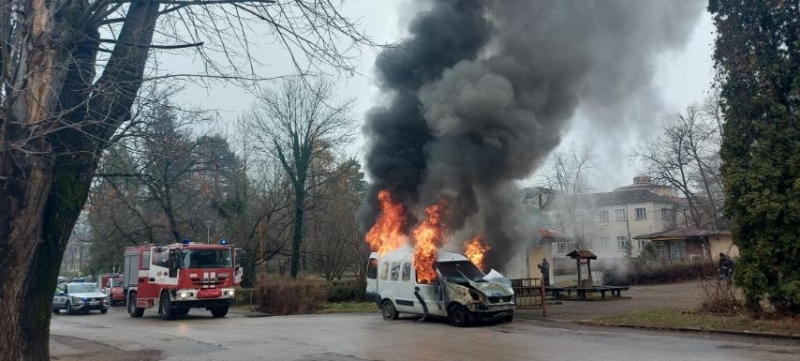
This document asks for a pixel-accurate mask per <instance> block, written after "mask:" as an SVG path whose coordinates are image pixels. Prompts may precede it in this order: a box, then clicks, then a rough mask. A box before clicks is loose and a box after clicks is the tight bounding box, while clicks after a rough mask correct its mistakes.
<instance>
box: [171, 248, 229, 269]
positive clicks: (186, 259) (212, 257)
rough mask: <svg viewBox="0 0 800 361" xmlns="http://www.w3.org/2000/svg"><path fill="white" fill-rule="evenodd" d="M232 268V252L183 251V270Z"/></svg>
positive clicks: (211, 250) (213, 250)
mask: <svg viewBox="0 0 800 361" xmlns="http://www.w3.org/2000/svg"><path fill="white" fill-rule="evenodd" d="M228 267H231V251H230V250H216V249H192V250H183V256H182V259H181V268H228Z"/></svg>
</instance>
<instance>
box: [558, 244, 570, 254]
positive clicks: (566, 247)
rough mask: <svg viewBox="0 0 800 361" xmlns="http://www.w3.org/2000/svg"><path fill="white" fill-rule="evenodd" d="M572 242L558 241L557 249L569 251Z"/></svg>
mask: <svg viewBox="0 0 800 361" xmlns="http://www.w3.org/2000/svg"><path fill="white" fill-rule="evenodd" d="M570 244H571V243H570V242H556V250H558V252H566V251H569V249H570V248H571V247H570Z"/></svg>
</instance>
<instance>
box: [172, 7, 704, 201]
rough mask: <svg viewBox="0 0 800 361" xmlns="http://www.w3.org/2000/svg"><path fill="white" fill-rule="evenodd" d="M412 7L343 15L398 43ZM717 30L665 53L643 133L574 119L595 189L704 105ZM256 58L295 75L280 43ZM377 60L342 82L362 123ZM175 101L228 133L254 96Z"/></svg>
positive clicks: (616, 178) (573, 130)
mask: <svg viewBox="0 0 800 361" xmlns="http://www.w3.org/2000/svg"><path fill="white" fill-rule="evenodd" d="M632 1H633V0H632ZM698 1H699V0H698ZM409 4H410V3H409V2H401V1H375V0H354V1H351V2H350V3H349V4H348V6H347V8H346V9H344V11H343V13H345V14H346V15H348V16H349V17H350V18H352V19H358V21H359V24H360V25H361V26H362V28H363V29H364V30H365V31H366V33H367V34H369V35H370V36H371V37H372V38H373V39H375V40H376V41H377V42H379V43H386V42H395V41H398V40H400V39H401V37H402V36H403V34H404V27H405V24H406V22H407V21H408V19H409V17H410V15H409V11H408V9H409V7H410V6H409ZM713 30H714V29H713V25H712V23H711V18H710V15H709V14H708V13H704V14H703V15H702V18H701V21H700V22H698V24H697V25H696V27H695V29H694V33H693V35H692V37H691V39H690V41H689V42H688V43H687V44H686V46H685V48H683V49H681V50H679V51H675V52H671V53H666V54H664V55H663V56H662V57H661V59H660V60H659V64H658V70H657V74H656V75H655V79H656V80H655V83H656V84H657V86H658V87H659V89H660V90H661V92H662V95H663V102H664V107H663V109H654V110H653V114H652V116H650V117H648V118H647V119H641V122H643V124H645V126H642V127H639V128H638V129H614V130H598V129H592V127H591V126H590V124H591V121H590V119H591V115H590V114H583V113H582V112H580V111H579V114H577V115H576V117H575V119H573V122H572V126H571V127H570V129H569V131H568V133H567V135H566V136H565V137H564V140H563V141H562V144H561V147H562V148H565V147H569V146H570V144H572V143H575V144H577V145H581V144H584V143H586V142H594V143H595V144H596V147H597V150H598V162H597V168H595V169H594V171H593V173H592V179H591V180H590V182H591V183H592V185H593V186H594V188H595V189H596V190H598V191H607V190H611V189H613V188H616V187H619V186H623V185H626V184H629V183H630V182H631V180H632V178H633V176H634V175H636V173H637V167H636V166H635V165H634V164H631V163H630V162H629V159H628V154H630V152H631V150H632V149H634V147H636V146H637V144H639V143H640V142H641V141H642V140H643V139H646V138H647V137H650V136H653V135H655V134H656V132H658V131H659V127H660V126H659V125H658V124H657V122H659V121H662V120H663V118H664V117H665V116H666V115H667V114H674V113H677V112H679V111H681V110H683V109H685V108H686V106H688V105H689V104H691V103H694V102H701V101H702V100H703V98H704V97H705V96H706V93H707V91H708V89H709V87H710V85H711V83H712V81H713V69H712V61H711V52H712V43H713V37H714V34H713V33H712V32H713ZM256 54H257V56H258V57H259V58H260V59H261V61H262V63H264V64H265V67H264V68H263V70H262V73H266V74H263V75H265V76H275V75H283V74H288V73H291V71H292V70H293V69H292V67H291V66H290V65H289V64H288V57H287V56H286V53H285V52H284V51H282V50H281V49H280V48H279V46H277V45H275V44H264V45H263V46H262V48H261V49H258V50H256ZM376 55H377V52H376V51H373V50H370V49H365V50H364V51H363V53H362V57H361V63H360V65H359V72H360V73H361V75H355V76H352V77H345V76H342V77H341V79H340V80H339V84H338V86H339V89H338V91H339V94H340V95H341V96H342V97H343V98H354V99H355V100H356V105H355V109H354V110H355V111H354V115H355V116H356V117H357V119H358V121H359V123H361V122H363V119H364V114H365V112H366V111H367V110H368V109H369V108H370V106H372V105H373V104H375V103H376V102H379V101H380V96H379V94H378V91H377V88H376V86H375V85H374V83H373V81H372V79H371V77H372V74H373V63H374V60H375V56H376ZM620 56H624V54H621V55H620ZM184 59H185V58H184ZM184 59H181V60H180V61H174V60H172V59H167V58H164V62H165V63H167V64H168V65H169V66H170V67H172V68H173V69H179V68H181V69H182V68H184V67H186V66H190V65H189V64H187V63H186V60H184ZM192 65H197V64H194V63H193V64H192ZM176 101H177V102H178V103H180V104H182V105H191V106H198V107H202V108H204V109H214V110H217V111H218V112H219V114H220V116H221V120H222V122H221V123H220V124H218V125H216V127H218V128H222V129H224V128H225V127H227V126H228V125H230V124H232V123H233V121H234V120H235V119H236V117H237V116H238V115H240V113H241V112H242V111H244V110H246V109H247V108H248V107H249V106H250V104H251V103H252V101H253V96H252V95H251V94H249V93H248V92H247V91H246V90H244V89H239V88H236V87H234V86H222V85H214V86H212V87H210V88H205V87H201V86H197V85H187V88H186V89H185V91H183V92H181V93H180V94H179V96H177V99H176ZM364 146H365V144H364V142H363V138H360V139H359V141H358V142H357V143H356V144H354V145H353V146H351V147H349V148H348V149H347V151H348V152H349V153H351V154H355V155H357V156H359V157H360V156H361V155H363V154H364V149H363V147H364ZM536 178H537V177H536V176H535V175H532V176H531V177H530V178H529V179H527V180H524V181H522V182H521V183H522V184H524V185H532V184H534V183H536Z"/></svg>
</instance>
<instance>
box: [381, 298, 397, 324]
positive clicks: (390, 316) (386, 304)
mask: <svg viewBox="0 0 800 361" xmlns="http://www.w3.org/2000/svg"><path fill="white" fill-rule="evenodd" d="M381 313H382V314H383V319H384V320H396V319H397V317H398V314H397V309H395V308H394V304H393V303H392V300H383V303H382V304H381Z"/></svg>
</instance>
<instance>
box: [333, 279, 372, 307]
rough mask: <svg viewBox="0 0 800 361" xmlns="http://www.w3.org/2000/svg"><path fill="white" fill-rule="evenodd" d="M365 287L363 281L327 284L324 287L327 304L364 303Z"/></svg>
mask: <svg viewBox="0 0 800 361" xmlns="http://www.w3.org/2000/svg"><path fill="white" fill-rule="evenodd" d="M366 287H367V285H366V283H365V282H364V281H340V282H329V283H328V284H327V285H326V290H327V294H328V302H332V303H337V302H351V301H364V299H365V295H364V293H365V290H366Z"/></svg>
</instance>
